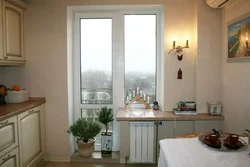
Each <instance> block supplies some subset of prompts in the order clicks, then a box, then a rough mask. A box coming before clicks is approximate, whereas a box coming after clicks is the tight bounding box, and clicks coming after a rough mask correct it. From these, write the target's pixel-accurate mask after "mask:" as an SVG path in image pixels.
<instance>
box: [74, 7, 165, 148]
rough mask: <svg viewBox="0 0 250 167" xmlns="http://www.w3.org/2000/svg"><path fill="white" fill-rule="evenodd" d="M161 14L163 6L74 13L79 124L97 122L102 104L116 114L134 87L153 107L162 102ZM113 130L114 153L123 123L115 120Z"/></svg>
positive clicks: (75, 99)
mask: <svg viewBox="0 0 250 167" xmlns="http://www.w3.org/2000/svg"><path fill="white" fill-rule="evenodd" d="M161 10H162V8H161V7H159V6H155V7H153V6H150V7H149V6H136V7H134V6H125V7H124V8H122V7H121V6H112V7H110V9H108V7H106V6H105V7H96V6H92V7H91V6H88V7H86V8H84V10H81V11H79V12H75V13H74V16H75V19H74V20H75V25H74V27H75V28H74V46H75V50H74V51H75V55H74V119H75V120H77V119H78V118H84V119H86V120H91V121H94V120H96V119H97V115H96V113H97V112H98V111H99V109H100V108H101V107H103V106H104V105H106V106H107V107H110V108H113V111H114V116H115V115H116V114H117V110H118V109H119V108H120V107H124V105H125V100H126V98H127V96H128V91H129V90H130V88H131V89H133V90H136V88H137V87H139V88H140V89H141V90H142V91H143V94H146V95H147V96H149V97H150V103H152V102H153V101H154V100H155V99H157V100H159V99H160V98H161V92H164V90H163V89H162V88H163V87H162V85H163V84H162V83H163V80H161V76H162V75H163V74H162V73H160V72H161V71H162V68H163V65H162V64H163V63H164V61H163V57H164V56H163V51H162V50H161V48H163V47H162V45H163V39H162V38H161V37H162V36H163V34H161V33H162V31H163V27H161V24H160V22H161V17H162V16H163V15H162V12H161ZM159 86H160V87H161V89H160V90H161V91H159V89H157V88H158V87H159ZM110 129H111V130H112V131H113V139H114V142H113V148H112V149H113V151H118V150H119V138H120V135H119V123H118V122H116V121H114V122H113V124H111V125H110ZM99 139H100V138H99V136H97V142H96V145H97V146H100V140H99ZM95 148H96V149H97V150H99V149H100V147H95Z"/></svg>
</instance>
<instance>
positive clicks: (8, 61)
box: [0, 0, 25, 66]
mask: <svg viewBox="0 0 250 167" xmlns="http://www.w3.org/2000/svg"><path fill="white" fill-rule="evenodd" d="M0 3H1V4H0V5H1V6H2V11H0V21H1V23H3V24H2V25H0V53H1V54H0V55H1V56H0V65H10V66H11V65H23V64H25V58H24V11H25V4H24V3H23V2H22V1H20V0H0ZM1 30H2V31H1ZM1 38H2V39H1Z"/></svg>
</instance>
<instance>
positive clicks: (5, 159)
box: [2, 154, 10, 161]
mask: <svg viewBox="0 0 250 167" xmlns="http://www.w3.org/2000/svg"><path fill="white" fill-rule="evenodd" d="M9 159H10V154H9V155H8V156H7V157H6V158H3V159H2V161H7V160H9Z"/></svg>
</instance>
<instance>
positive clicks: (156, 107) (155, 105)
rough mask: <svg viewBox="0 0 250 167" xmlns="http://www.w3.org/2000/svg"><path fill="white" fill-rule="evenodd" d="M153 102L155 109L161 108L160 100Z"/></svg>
mask: <svg viewBox="0 0 250 167" xmlns="http://www.w3.org/2000/svg"><path fill="white" fill-rule="evenodd" d="M153 104H154V105H153V109H154V110H159V108H160V106H159V104H158V102H157V101H154V103H153Z"/></svg>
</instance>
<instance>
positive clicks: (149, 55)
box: [124, 15, 156, 104]
mask: <svg viewBox="0 0 250 167" xmlns="http://www.w3.org/2000/svg"><path fill="white" fill-rule="evenodd" d="M124 17H125V18H124V20H125V93H124V94H125V97H124V99H125V103H128V101H129V100H131V98H133V94H134V93H135V95H136V94H138V95H140V91H141V95H140V96H141V97H142V98H144V100H145V101H148V100H149V103H150V104H152V103H153V101H154V100H155V98H156V93H155V92H156V15H125V16H124ZM138 88H139V91H138V92H137V90H138ZM133 91H134V93H133ZM131 96H132V97H131Z"/></svg>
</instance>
